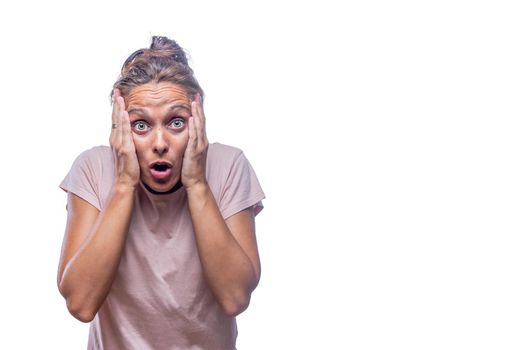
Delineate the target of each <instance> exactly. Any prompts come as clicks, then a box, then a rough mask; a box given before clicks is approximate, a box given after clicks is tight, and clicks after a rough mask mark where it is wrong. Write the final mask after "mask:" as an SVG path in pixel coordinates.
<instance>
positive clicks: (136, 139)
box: [133, 134, 147, 161]
mask: <svg viewBox="0 0 524 350" xmlns="http://www.w3.org/2000/svg"><path fill="white" fill-rule="evenodd" d="M133 143H134V145H135V150H136V156H137V157H138V161H140V160H141V159H144V156H145V154H146V151H147V140H146V139H144V138H143V137H140V136H138V135H136V134H133Z"/></svg>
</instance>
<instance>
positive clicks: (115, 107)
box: [111, 89, 121, 124]
mask: <svg viewBox="0 0 524 350" xmlns="http://www.w3.org/2000/svg"><path fill="white" fill-rule="evenodd" d="M119 96H121V95H120V90H118V89H113V95H112V98H111V102H112V104H113V114H111V123H113V124H115V123H118V109H119V105H118V103H116V101H117V98H118V97H119Z"/></svg>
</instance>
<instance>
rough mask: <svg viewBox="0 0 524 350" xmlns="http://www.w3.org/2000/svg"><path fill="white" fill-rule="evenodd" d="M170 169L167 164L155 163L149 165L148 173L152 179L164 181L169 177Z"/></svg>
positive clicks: (170, 166) (169, 165)
mask: <svg viewBox="0 0 524 350" xmlns="http://www.w3.org/2000/svg"><path fill="white" fill-rule="evenodd" d="M172 167H173V165H171V163H169V162H155V163H153V164H151V165H150V172H151V175H152V176H153V178H154V179H156V180H159V181H165V180H166V179H168V178H169V177H170V176H171V173H172Z"/></svg>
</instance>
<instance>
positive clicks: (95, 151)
mask: <svg viewBox="0 0 524 350" xmlns="http://www.w3.org/2000/svg"><path fill="white" fill-rule="evenodd" d="M79 157H82V158H88V159H104V158H111V157H112V153H111V148H110V147H109V146H102V145H100V146H95V147H91V148H90V149H87V150H85V151H83V152H82V153H80V156H79Z"/></svg>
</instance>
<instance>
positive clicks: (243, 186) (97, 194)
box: [60, 143, 265, 350]
mask: <svg viewBox="0 0 524 350" xmlns="http://www.w3.org/2000/svg"><path fill="white" fill-rule="evenodd" d="M206 176H207V179H208V183H209V186H210V188H211V191H212V192H213V195H214V197H215V199H216V201H217V204H218V207H219V208H220V211H221V213H222V216H223V217H224V218H225V219H227V218H228V217H230V216H231V215H233V214H235V213H238V212H239V211H241V210H244V209H246V208H249V207H254V208H255V214H258V213H259V212H260V210H262V208H263V206H262V202H261V200H262V199H263V198H265V196H264V193H263V192H262V189H261V187H260V184H259V183H258V180H257V177H256V175H255V173H254V171H253V169H252V168H251V165H250V164H249V162H248V160H247V159H246V157H245V156H244V154H243V153H242V151H241V150H239V149H237V148H234V147H230V146H226V145H222V144H218V143H214V144H211V145H209V149H208V155H207V169H206ZM114 178H115V166H114V160H113V153H112V151H111V149H110V148H109V147H107V146H98V147H94V148H92V149H90V150H88V151H85V152H83V153H82V154H80V155H79V156H78V158H77V159H76V160H75V162H74V163H73V166H72V167H71V170H70V172H69V173H68V174H67V176H66V177H65V179H64V180H63V181H62V183H61V184H60V187H61V188H62V189H63V190H65V191H68V192H72V193H74V194H76V195H77V196H79V197H81V198H83V199H85V200H86V201H88V202H89V203H91V204H92V205H93V206H95V207H96V208H98V209H99V210H101V211H103V210H104V208H105V206H106V203H107V199H108V196H109V194H110V191H111V187H112V184H113V181H114ZM236 336H237V329H236V321H235V318H232V317H228V316H226V315H225V314H224V312H223V311H222V309H221V308H220V306H219V305H218V303H217V302H216V300H215V298H214V297H213V295H212V293H211V291H210V289H209V288H208V286H207V284H206V281H205V279H204V276H203V273H202V267H201V264H200V260H199V257H198V251H197V248H196V244H195V239H194V233H193V227H192V223H191V216H190V214H189V209H188V206H187V195H186V192H185V189H184V187H181V188H180V189H178V190H177V191H175V192H173V193H170V194H164V195H158V194H153V193H151V192H149V191H148V190H147V189H146V188H145V187H144V185H143V184H142V183H141V184H140V186H139V187H138V189H137V191H136V192H135V205H134V208H133V214H132V219H131V225H130V228H129V234H128V236H127V239H126V245H125V248H124V251H123V253H122V258H121V261H120V265H119V267H118V272H117V275H116V278H115V280H114V282H113V285H112V287H111V290H110V292H109V294H108V296H107V298H106V300H105V302H104V304H103V305H102V306H101V308H100V309H99V310H98V313H97V315H96V316H95V318H94V319H93V321H92V322H91V327H90V331H89V343H88V349H97V350H98V349H105V350H115V349H119V350H120V349H121V350H124V349H125V350H132V349H137V350H138V349H139V350H148V349H151V350H153V349H154V350H163V349H213V350H217V349H234V348H235V341H236Z"/></svg>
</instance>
